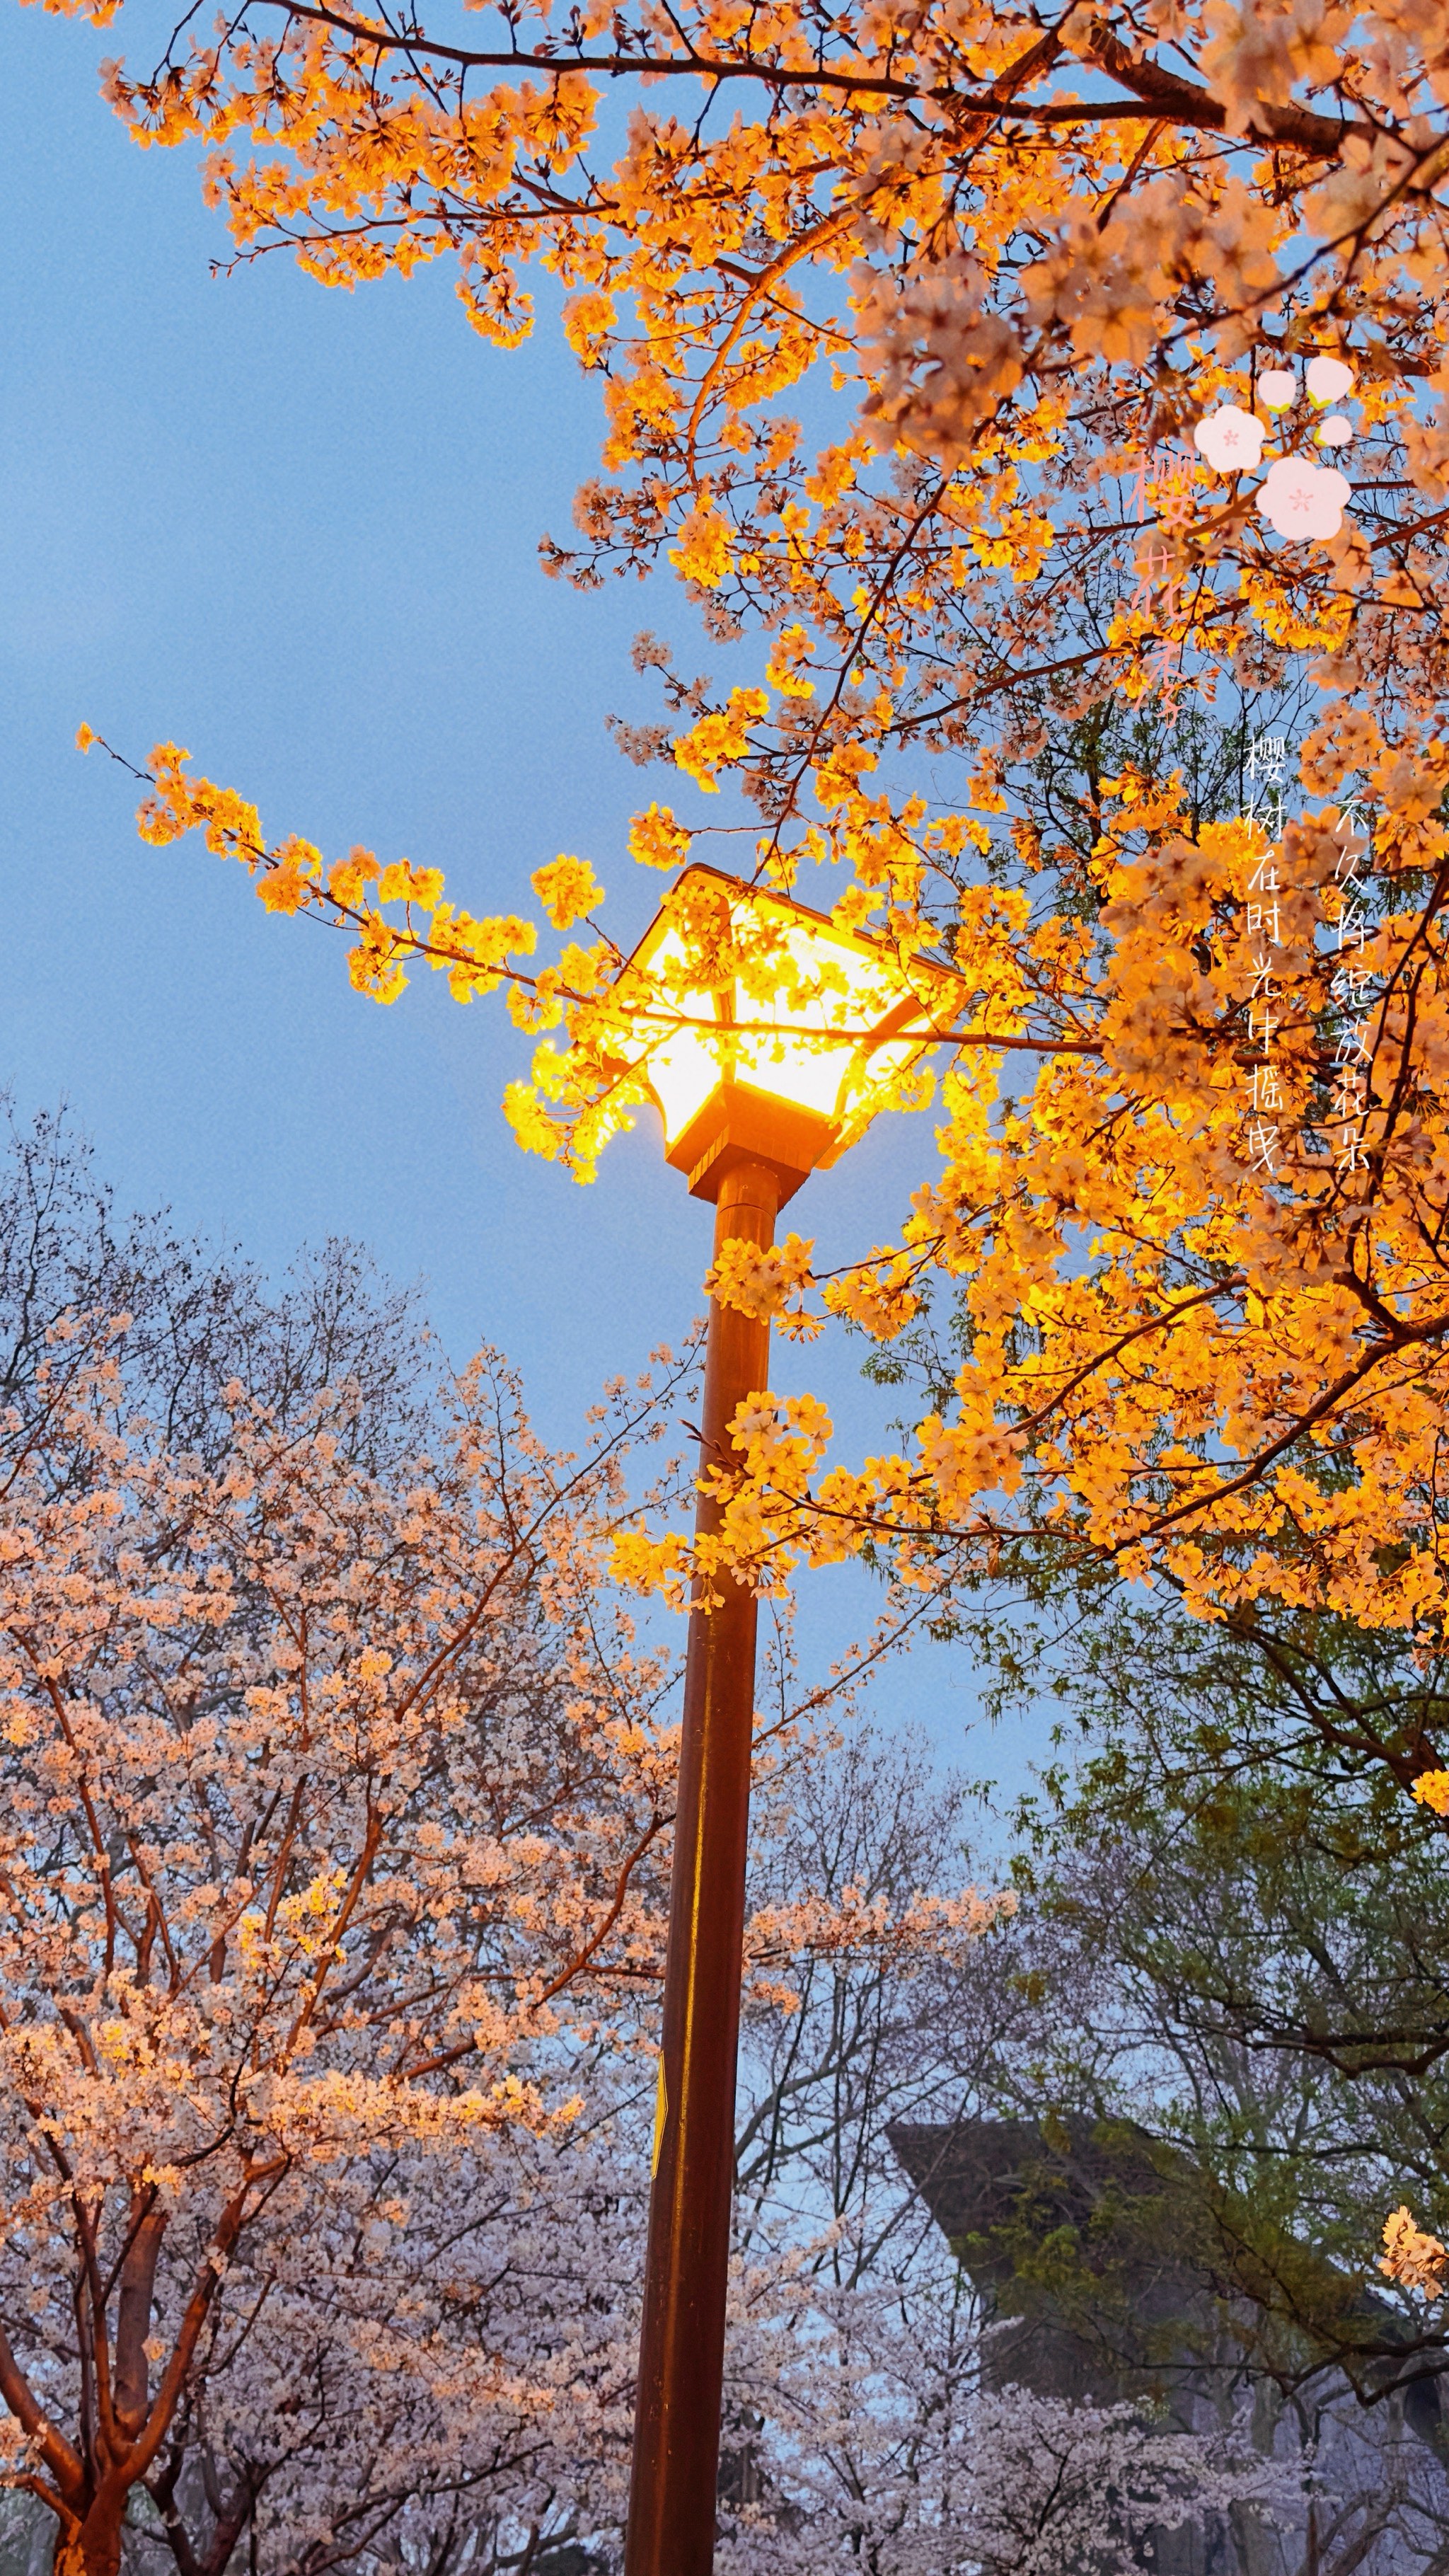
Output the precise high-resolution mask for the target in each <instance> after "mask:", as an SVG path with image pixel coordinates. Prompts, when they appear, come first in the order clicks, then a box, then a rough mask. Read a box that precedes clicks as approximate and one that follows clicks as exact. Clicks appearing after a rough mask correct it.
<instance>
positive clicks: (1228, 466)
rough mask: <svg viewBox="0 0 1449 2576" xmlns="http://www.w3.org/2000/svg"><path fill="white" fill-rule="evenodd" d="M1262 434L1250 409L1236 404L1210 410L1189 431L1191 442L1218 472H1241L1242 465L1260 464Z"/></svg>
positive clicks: (1262, 430)
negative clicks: (1217, 409) (1204, 418)
mask: <svg viewBox="0 0 1449 2576" xmlns="http://www.w3.org/2000/svg"><path fill="white" fill-rule="evenodd" d="M1265 435H1266V433H1265V431H1264V428H1263V424H1262V422H1261V421H1260V420H1255V419H1254V418H1253V415H1252V413H1251V412H1250V411H1239V409H1238V407H1237V405H1236V403H1229V404H1227V406H1226V407H1225V408H1224V409H1223V410H1222V411H1215V412H1210V413H1209V415H1208V417H1207V419H1206V420H1200V421H1199V422H1198V424H1197V427H1196V428H1195V429H1194V431H1193V433H1192V436H1193V445H1194V446H1195V447H1198V448H1200V449H1201V451H1202V453H1203V455H1204V456H1205V457H1206V458H1207V460H1208V463H1209V464H1210V465H1214V466H1216V468H1217V470H1218V472H1219V474H1241V473H1242V472H1243V470H1244V468H1245V467H1252V466H1254V465H1258V464H1260V463H1261V462H1262V456H1263V440H1264V437H1265Z"/></svg>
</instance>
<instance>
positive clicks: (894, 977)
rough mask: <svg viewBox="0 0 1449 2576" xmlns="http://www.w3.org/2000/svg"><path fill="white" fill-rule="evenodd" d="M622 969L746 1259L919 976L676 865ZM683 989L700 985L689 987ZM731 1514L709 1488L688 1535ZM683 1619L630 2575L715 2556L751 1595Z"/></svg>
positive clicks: (711, 1373) (804, 918)
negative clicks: (665, 895) (655, 1016)
mask: <svg viewBox="0 0 1449 2576" xmlns="http://www.w3.org/2000/svg"><path fill="white" fill-rule="evenodd" d="M632 964H633V966H634V967H635V968H637V969H640V970H642V971H643V972H645V973H646V974H648V975H649V976H650V977H651V979H652V980H653V981H654V982H655V984H656V986H662V987H663V988H664V989H665V990H667V991H668V993H669V995H670V1003H671V1006H672V1009H673V1011H674V1012H675V1014H676V1017H675V1018H674V1020H673V1023H672V1024H671V1022H670V1020H669V1019H668V1018H667V1017H666V1018H665V1019H663V1020H662V1021H661V1032H660V1034H659V1035H658V1036H657V1037H656V1038H654V1039H652V1040H651V1041H650V1042H649V1043H648V1044H647V1045H646V1046H645V1048H644V1050H643V1052H642V1053H641V1055H640V1056H639V1057H638V1058H637V1059H636V1061H635V1062H634V1064H633V1065H632V1067H631V1068H630V1070H631V1072H632V1074H633V1077H634V1079H635V1081H641V1080H642V1082H643V1084H644V1085H645V1087H646V1088H647V1090H648V1091H649V1093H650V1094H651V1095H652V1097H653V1099H654V1101H655V1104H656V1106H657V1107H658V1109H659V1112H660V1115H661V1117H662V1119H663V1122H664V1147H665V1156H666V1159H667V1161H668V1162H670V1163H671V1164H672V1165H673V1166H674V1168H675V1169H676V1170H677V1171H682V1172H683V1173H684V1174H685V1175H686V1177H687V1179H688V1183H689V1187H690V1190H691V1192H692V1193H693V1195H694V1196H695V1197H696V1198H703V1199H711V1200H713V1201H714V1204H715V1209H716V1216H715V1232H714V1256H715V1260H716V1261H717V1262H718V1260H719V1259H720V1256H721V1254H722V1252H723V1250H724V1247H725V1245H726V1243H728V1242H731V1241H741V1240H742V1241H744V1242H747V1243H749V1244H752V1245H753V1246H755V1248H756V1249H757V1250H759V1251H762V1252H763V1251H766V1250H768V1248H769V1246H770V1244H771V1242H772V1241H773V1239H774V1229H775V1218H776V1216H777V1214H778V1213H779V1210H780V1209H781V1208H782V1207H783V1206H784V1205H785V1203H786V1201H787V1200H788V1199H790V1198H792V1197H793V1196H794V1194H795V1192H796V1191H797V1190H798V1189H799V1188H800V1186H801V1184H802V1182H804V1181H805V1180H807V1179H808V1177H809V1175H810V1174H811V1172H813V1171H819V1170H821V1169H823V1168H824V1167H825V1166H827V1165H828V1164H830V1163H833V1162H834V1161H835V1160H836V1159H837V1157H838V1156H839V1155H840V1154H841V1153H842V1152H843V1151H844V1150H845V1148H846V1146H847V1145H849V1144H851V1143H852V1142H853V1141H854V1140H855V1138H856V1137H857V1136H858V1135H860V1134H861V1133H862V1132H863V1131H864V1129H865V1128H866V1126H867V1125H868V1124H869V1122H870V1119H871V1117H872V1116H873V1115H874V1112H875V1110H876V1109H877V1108H879V1107H880V1106H882V1105H883V1103H884V1102H885V1100H886V1099H887V1097H888V1096H889V1091H890V1086H891V1085H892V1083H894V1082H896V1081H897V1080H898V1079H899V1077H900V1076H901V1075H902V1074H903V1073H905V1072H907V1071H908V1070H909V1069H910V1067H911V1066H912V1065H913V1064H914V1063H915V1062H916V1061H917V1059H918V1058H919V1057H920V1056H921V1055H922V1054H923V1053H924V1052H925V1050H926V1049H927V1048H928V1047H930V1046H931V1045H933V1044H934V1043H935V1041H936V1036H937V1030H936V1029H935V1027H934V1026H933V1025H932V1014H931V1010H930V1005H929V1001H928V999H926V998H923V989H922V988H923V987H924V988H926V990H927V991H929V987H930V986H931V984H933V983H937V984H939V983H942V982H945V981H947V980H949V979H946V978H943V977H940V976H939V973H938V972H937V971H933V970H932V969H930V968H922V967H920V966H917V967H915V968H914V969H913V974H914V976H915V984H914V986H913V984H912V983H911V982H909V981H908V980H907V977H906V975H905V974H904V973H903V971H902V969H901V967H900V965H899V963H898V961H897V959H896V958H895V956H894V955H893V954H892V953H891V952H890V951H889V950H888V949H886V948H885V947H883V946H882V945H880V944H879V943H877V942H876V941H874V940H871V939H868V938H864V937H862V936H860V935H858V934H855V933H852V932H850V931H846V930H842V929H839V928H837V927H836V925H835V924H834V923H833V922H832V921H831V920H830V918H829V917H828V916H827V915H825V914H823V913H817V912H812V911H809V910H808V909H807V908H806V907H805V906H804V905H802V904H796V903H793V902H790V901H788V900H787V899H786V898H785V897H783V896H779V895H773V894H768V893H763V892H761V891H759V890H757V889H755V888H753V887H750V886H746V885H744V884H741V883H740V882H739V881H738V880H737V879H735V878H732V877H727V876H723V875H720V874H719V873H718V872H716V871H715V870H714V869H712V868H704V867H691V868H688V869H686V871H685V873H684V875H683V876H682V877H681V878H680V880H679V882H678V884H677V885H676V887H675V888H674V890H673V894H672V896H671V898H670V900H669V902H668V903H667V904H666V906H665V908H664V910H663V911H662V912H661V913H660V915H659V916H658V918H657V920H656V921H655V922H654V923H653V925H652V926H651V928H650V929H649V931H648V932H647V933H646V934H645V937H644V939H643V940H642V942H641V943H640V945H639V947H638V948H637V949H636V950H635V952H634V957H633V960H632ZM696 979H697V980H696ZM769 1338H770V1328H769V1324H768V1321H766V1320H758V1319H756V1318H754V1317H752V1316H747V1315H744V1314H741V1313H739V1312H738V1311H736V1310H735V1309H734V1308H732V1307H725V1306H721V1305H720V1304H718V1302H712V1303H711V1306H710V1312H709V1338H708V1343H707V1347H706V1357H705V1381H704V1420H703V1424H702V1432H703V1454H702V1458H701V1467H702V1469H704V1470H708V1469H709V1468H711V1467H720V1466H726V1467H727V1466H729V1465H730V1464H732V1463H734V1462H735V1455H736V1453H735V1451H734V1448H733V1444H732V1443H731V1440H730V1433H729V1426H730V1423H731V1421H732V1420H733V1418H734V1416H735V1413H736V1411H737V1409H738V1407H739V1406H740V1405H741V1404H743V1403H744V1402H745V1401H746V1399H747V1398H748V1397H750V1396H751V1395H755V1394H759V1393H763V1392H764V1390H765V1388H766V1386H767V1385H768V1381H769ZM720 1511H721V1505H720V1503H719V1502H718V1500H717V1499H716V1498H715V1497H714V1496H712V1495H710V1494H707V1493H701V1495H700V1497H699V1503H698V1512H697V1518H696V1524H695V1526H696V1532H697V1534H698V1535H700V1536H708V1535H710V1534H711V1533H713V1532H714V1531H715V1530H716V1529H717V1527H718V1525H719V1518H720ZM717 1588H718V1589H719V1590H720V1591H722V1592H723V1594H724V1598H723V1600H722V1601H721V1602H720V1604H719V1606H718V1607H717V1608H715V1609H712V1610H708V1611H705V1610H700V1609H696V1610H694V1611H693V1613H692V1614H691V1618H690V1628H689V1646H688V1654H687V1660H686V1667H685V1683H684V1724H683V1735H682V1741H681V1748H680V1769H679V1792H678V1803H677V1809H676V1822H675V1839H674V1877H673V1885H672V1889H671V1897H670V1914H669V1950H668V1960H667V1965H666V1969H665V1981H664V2031H663V2041H662V2047H661V2053H660V2061H659V2076H658V2095H657V2114H656V2122H655V2138H654V2180H653V2189H652V2193H651V2197H650V2206H649V2244H648V2254H647V2258H646V2266H645V2287H644V2319H643V2327H642V2332H641V2337H640V2353H639V2382H638V2397H637V2403H636V2412H635V2430H634V2461H633V2479H632V2484H631V2489H630V2498H629V2529H628V2540H627V2544H626V2550H625V2560H624V2566H625V2576H709V2570H710V2568H711V2567H712V2565H713V2562H714V2541H715V2522H716V2492H717V2484H718V2475H719V2436H720V2405H721V2397H722V2392H723V2381H724V2325H725V2292H726V2283H727V2277H728V2268H729V2244H730V2214H731V2201H732V2194H733V2185H734V2110H735V2074H736V2058H737V2053H738V2039H739V2012H740V1981H741V1973H742V1964H743V1948H744V1908H745V1855H746V1844H747V1840H748V1832H749V1807H750V1758H751V1748H752V1736H753V1721H754V1680H755V1617H756V1610H755V1600H754V1596H753V1594H752V1593H751V1592H750V1591H749V1590H748V1589H747V1588H745V1587H744V1586H743V1585H741V1584H737V1583H734V1582H732V1581H730V1580H729V1579H728V1578H726V1579H724V1580H723V1581H722V1582H721V1583H720V1585H719V1586H718V1587H717Z"/></svg>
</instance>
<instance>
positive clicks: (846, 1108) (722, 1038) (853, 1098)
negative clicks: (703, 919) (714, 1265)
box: [639, 897, 922, 1146]
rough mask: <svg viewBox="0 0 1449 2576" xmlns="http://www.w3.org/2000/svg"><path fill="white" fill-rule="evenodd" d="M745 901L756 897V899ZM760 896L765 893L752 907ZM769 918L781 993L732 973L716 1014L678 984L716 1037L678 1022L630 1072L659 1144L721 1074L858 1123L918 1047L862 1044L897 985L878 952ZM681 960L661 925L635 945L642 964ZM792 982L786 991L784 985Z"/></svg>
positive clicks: (707, 999) (685, 1003)
mask: <svg viewBox="0 0 1449 2576" xmlns="http://www.w3.org/2000/svg"><path fill="white" fill-rule="evenodd" d="M754 901H755V903H757V904H759V903H760V898H758V897H756V898H754ZM767 905H768V898H766V899H765V903H764V904H761V905H760V908H761V909H762V910H764V909H766V907H767ZM771 909H772V908H771ZM779 927H780V929H781V930H782V931H783V944H784V948H785V952H786V955H787V957H788V960H789V965H790V969H791V970H792V975H791V977H789V978H787V989H786V990H785V991H783V992H781V991H770V992H767V993H766V994H764V995H763V996H757V995H756V994H754V993H752V992H751V991H750V990H749V989H748V987H747V985H746V984H745V982H744V981H743V980H737V981H736V983H735V985H734V988H733V990H732V992H730V993H729V994H728V995H727V996H726V997H725V998H726V999H727V1001H728V1005H729V1008H728V1013H727V1016H726V1017H724V1018H720V1017H719V1015H718V1013H717V1010H716V996H715V994H714V993H713V992H711V991H709V990H705V989H700V990H690V991H687V992H683V993H680V994H679V995H678V996H677V999H678V1006H679V1009H680V1011H681V1012H682V1014H683V1015H684V1016H685V1017H687V1018H688V1019H691V1020H694V1021H698V1022H702V1023H704V1024H705V1027H708V1025H709V1024H710V1023H711V1022H715V1023H717V1026H718V1035H717V1036H707V1035H705V1034H704V1033H703V1031H702V1030H696V1029H692V1028H689V1029H678V1030H673V1031H669V1032H667V1033H666V1034H664V1035H663V1036H661V1037H660V1038H658V1039H655V1040H652V1041H651V1042H650V1043H649V1045H648V1046H647V1048H646V1049H645V1052H644V1056H643V1060H642V1062H641V1064H640V1068H639V1069H640V1071H641V1072H642V1073H643V1074H644V1076H645V1078H646V1080H647V1081H648V1083H649V1087H650V1089H651V1090H652V1092H653V1094H654V1096H655V1098H656V1100H657V1101H658V1103H659V1108H660V1113H661V1115H662V1117H663V1120H664V1135H665V1143H666V1146H672V1145H673V1144H674V1143H675V1142H676V1140H677V1138H678V1137H679V1136H681V1135H682V1134H683V1132H684V1130H685V1128H686V1127H688V1126H689V1124H690V1123H691V1121H692V1120H693V1119H695V1118H697V1117H698V1115H699V1112H700V1111H701V1110H702V1109H703V1107H704V1105H705V1103H706V1101H707V1100H708V1099H709V1097H710V1094H711V1093H712V1092H713V1091H715V1090H716V1089H717V1088H718V1087H719V1085H720V1084H721V1083H722V1082H726V1081H735V1082H740V1083H744V1084H746V1085H748V1087H749V1088H750V1090H752V1091H756V1092H763V1093H764V1094H766V1096H767V1097H769V1098H771V1099H774V1100H778V1101H782V1102H787V1103H789V1104H790V1105H791V1106H792V1107H794V1108H798V1109H805V1110H811V1111H813V1112H814V1113H815V1114H816V1115H817V1116H818V1117H821V1118H826V1119H829V1120H831V1121H836V1120H844V1121H847V1122H848V1123H849V1125H850V1126H851V1127H852V1128H856V1129H858V1128H859V1127H861V1126H864V1125H865V1124H866V1123H867V1122H868V1120H869V1118H870V1115H871V1109H872V1106H873V1096H874V1095H875V1094H876V1093H877V1092H878V1091H879V1090H881V1089H882V1088H883V1087H884V1086H885V1085H886V1084H887V1083H889V1082H890V1081H891V1080H892V1079H893V1078H894V1077H895V1075H896V1074H898V1073H900V1072H902V1071H903V1070H904V1069H905V1068H906V1067H907V1066H908V1065H910V1064H911V1063H913V1062H914V1060H915V1059H916V1057H917V1056H919V1054H920V1053H921V1047H922V1040H921V1039H920V1038H919V1037H904V1038H898V1037H891V1038H885V1039H882V1040H880V1041H879V1042H878V1043H875V1044H872V1032H873V1031H874V1030H875V1029H877V1028H878V1027H879V1026H880V1024H881V1022H882V1020H884V1019H885V1018H886V1017H887V1015H888V1014H889V1013H890V1012H891V1011H892V1010H894V1009H895V1008H896V1007H897V1005H898V1004H899V1003H900V1002H901V1001H902V1000H903V999H904V998H905V997H906V995H907V993H908V990H909V987H908V986H907V985H906V983H905V982H904V981H903V979H902V978H901V977H900V976H899V975H897V974H896V973H895V972H893V971H892V969H891V967H890V965H889V964H888V962H887V961H886V960H884V959H883V958H880V957H878V956H876V955H874V954H872V953H871V952H870V951H869V950H868V949H866V948H864V947H861V946H857V945H856V944H854V943H853V942H851V941H850V940H848V939H840V938H836V937H833V936H832V935H831V933H830V932H829V931H828V930H824V929H822V928H821V927H820V926H819V925H818V924H816V923H813V922H808V921H800V922H795V921H791V920H790V919H789V918H788V916H785V917H784V919H783V920H781V921H780V922H779ZM683 957H684V947H683V942H682V941H681V939H680V936H679V933H678V931H677V930H675V929H674V928H672V927H668V928H664V929H663V930H662V931H661V932H660V933H659V934H658V936H657V938H655V939H651V940H650V941H648V942H646V945H645V949H644V950H642V951H641V952H640V962H641V963H643V962H645V959H646V958H647V962H648V963H649V964H650V965H651V966H655V967H659V968H664V969H666V970H667V969H668V968H670V967H671V966H672V967H674V968H676V969H677V968H678V966H679V965H680V963H681V962H682V960H683ZM796 979H797V982H796V989H795V990H790V989H788V984H789V982H790V981H791V980H796ZM800 985H803V986H804V987H806V990H805V991H804V992H802V991H801V990H800V989H799V986H800ZM810 988H818V989H810ZM832 1032H838V1034H835V1035H832Z"/></svg>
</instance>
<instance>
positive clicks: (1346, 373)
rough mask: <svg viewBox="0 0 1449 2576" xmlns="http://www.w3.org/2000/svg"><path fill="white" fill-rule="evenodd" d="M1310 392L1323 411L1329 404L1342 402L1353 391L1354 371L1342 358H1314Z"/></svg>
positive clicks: (1310, 367)
mask: <svg viewBox="0 0 1449 2576" xmlns="http://www.w3.org/2000/svg"><path fill="white" fill-rule="evenodd" d="M1308 391H1309V395H1310V397H1311V399H1312V400H1313V401H1314V402H1316V403H1317V404H1318V405H1319V406H1320V408H1321V409H1326V408H1327V406H1328V405H1329V403H1336V402H1342V400H1343V398H1344V395H1345V394H1349V393H1352V391H1353V369H1352V367H1346V366H1345V365H1344V363H1343V360H1342V359H1341V358H1314V359H1312V360H1311V361H1310V363H1309V368H1308Z"/></svg>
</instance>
